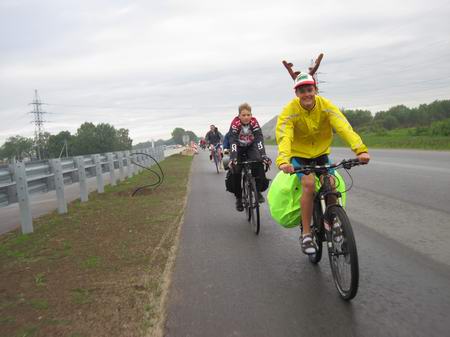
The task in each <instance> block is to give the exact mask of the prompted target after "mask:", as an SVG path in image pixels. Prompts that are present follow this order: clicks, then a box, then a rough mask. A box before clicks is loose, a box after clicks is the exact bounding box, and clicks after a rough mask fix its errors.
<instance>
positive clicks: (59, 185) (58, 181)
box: [49, 159, 67, 214]
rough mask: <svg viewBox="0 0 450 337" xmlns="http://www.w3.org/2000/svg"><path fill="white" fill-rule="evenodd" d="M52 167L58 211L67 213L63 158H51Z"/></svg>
mask: <svg viewBox="0 0 450 337" xmlns="http://www.w3.org/2000/svg"><path fill="white" fill-rule="evenodd" d="M49 164H50V167H51V168H52V172H53V180H54V185H55V191H56V202H57V204H58V213H59V214H64V213H67V202H66V199H65V197H64V178H63V171H62V165H61V159H50V160H49Z"/></svg>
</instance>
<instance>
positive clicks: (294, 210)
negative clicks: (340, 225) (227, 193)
mask: <svg viewBox="0 0 450 337" xmlns="http://www.w3.org/2000/svg"><path fill="white" fill-rule="evenodd" d="M335 177H336V189H337V190H338V191H339V192H341V194H342V203H343V205H344V206H345V201H346V195H345V181H344V179H343V178H342V176H341V175H340V174H339V172H337V171H336V172H335ZM319 188H320V186H319V179H318V178H317V177H316V192H317V191H318V190H319ZM301 195H302V185H301V183H300V179H298V177H297V175H295V174H292V175H291V174H286V173H284V172H282V171H280V172H278V174H277V175H276V177H275V179H274V180H273V181H272V184H271V185H270V188H269V192H268V193H267V200H268V203H269V211H270V214H271V215H272V218H273V219H274V220H275V221H276V222H277V223H279V224H280V225H281V226H283V227H285V228H293V227H296V226H298V225H299V224H300V220H301V218H300V197H301Z"/></svg>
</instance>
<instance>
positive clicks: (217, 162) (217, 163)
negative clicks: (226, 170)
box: [214, 151, 219, 173]
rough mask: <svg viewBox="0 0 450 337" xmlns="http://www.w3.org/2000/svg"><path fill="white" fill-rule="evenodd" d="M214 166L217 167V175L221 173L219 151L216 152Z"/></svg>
mask: <svg viewBox="0 0 450 337" xmlns="http://www.w3.org/2000/svg"><path fill="white" fill-rule="evenodd" d="M214 164H215V165H216V171H217V173H219V156H218V155H217V151H214Z"/></svg>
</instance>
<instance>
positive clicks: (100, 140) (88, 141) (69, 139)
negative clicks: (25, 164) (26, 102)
mask: <svg viewBox="0 0 450 337" xmlns="http://www.w3.org/2000/svg"><path fill="white" fill-rule="evenodd" d="M132 143H133V140H132V139H131V138H130V136H129V131H128V129H123V128H121V129H116V128H115V127H114V126H112V125H110V124H107V123H100V124H97V125H94V124H93V123H89V122H86V123H83V124H82V125H81V126H80V127H79V128H78V129H77V132H76V133H75V134H73V135H72V134H71V133H70V132H69V131H61V132H60V133H58V134H56V135H52V134H50V133H48V132H45V133H44V134H43V135H42V137H41V139H40V141H37V142H35V141H34V140H33V139H31V138H26V137H21V136H14V137H10V138H8V139H7V140H6V142H5V143H4V144H3V145H2V146H1V147H0V160H1V159H12V158H16V159H18V160H22V159H24V158H31V159H48V158H59V157H65V156H66V155H67V156H69V157H72V156H79V155H88V154H94V153H105V152H112V151H125V150H131V147H132Z"/></svg>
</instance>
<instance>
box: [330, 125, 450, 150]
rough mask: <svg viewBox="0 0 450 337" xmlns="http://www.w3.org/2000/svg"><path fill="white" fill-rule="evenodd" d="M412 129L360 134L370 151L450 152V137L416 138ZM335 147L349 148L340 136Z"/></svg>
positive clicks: (335, 142)
mask: <svg viewBox="0 0 450 337" xmlns="http://www.w3.org/2000/svg"><path fill="white" fill-rule="evenodd" d="M411 132H412V131H411V129H395V130H391V131H386V132H385V133H383V134H375V133H365V134H364V133H363V134H360V136H361V138H362V140H363V142H364V144H366V145H367V147H368V148H369V149H371V148H380V149H419V150H450V137H444V136H415V135H412V134H411ZM333 146H347V145H346V144H345V143H344V142H343V141H342V140H341V139H340V138H339V137H338V136H335V138H334V142H333Z"/></svg>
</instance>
